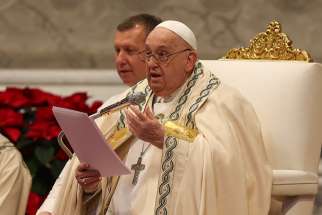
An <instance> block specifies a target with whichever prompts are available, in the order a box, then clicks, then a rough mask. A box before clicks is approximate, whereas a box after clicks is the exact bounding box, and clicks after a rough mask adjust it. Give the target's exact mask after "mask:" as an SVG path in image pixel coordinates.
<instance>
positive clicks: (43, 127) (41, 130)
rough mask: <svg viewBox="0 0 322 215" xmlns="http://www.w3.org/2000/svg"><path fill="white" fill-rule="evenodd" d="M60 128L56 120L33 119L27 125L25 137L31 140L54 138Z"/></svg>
mask: <svg viewBox="0 0 322 215" xmlns="http://www.w3.org/2000/svg"><path fill="white" fill-rule="evenodd" d="M60 130H61V129H60V128H59V126H58V125H57V123H56V122H47V121H35V122H33V123H32V124H31V125H30V126H29V130H28V131H27V133H26V137H28V138H30V139H32V140H34V141H35V140H38V139H46V140H51V139H53V138H56V137H57V136H58V134H59V132H60Z"/></svg>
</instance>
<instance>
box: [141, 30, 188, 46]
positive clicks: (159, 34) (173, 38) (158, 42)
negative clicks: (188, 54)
mask: <svg viewBox="0 0 322 215" xmlns="http://www.w3.org/2000/svg"><path fill="white" fill-rule="evenodd" d="M145 45H146V47H147V48H150V49H157V48H159V47H165V48H169V49H176V48H177V47H185V46H187V43H186V42H185V41H184V40H183V39H182V38H181V37H179V36H178V35H177V34H175V33H174V32H172V31H170V30H168V29H166V28H163V27H158V28H155V29H154V30H153V31H151V33H150V34H149V35H148V37H147V39H146V41H145Z"/></svg>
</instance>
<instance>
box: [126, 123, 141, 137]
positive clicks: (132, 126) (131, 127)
mask: <svg viewBox="0 0 322 215" xmlns="http://www.w3.org/2000/svg"><path fill="white" fill-rule="evenodd" d="M126 123H127V126H128V128H129V130H130V132H131V133H132V134H134V135H135V136H136V135H137V129H138V128H139V125H137V124H136V123H133V122H132V121H130V120H126Z"/></svg>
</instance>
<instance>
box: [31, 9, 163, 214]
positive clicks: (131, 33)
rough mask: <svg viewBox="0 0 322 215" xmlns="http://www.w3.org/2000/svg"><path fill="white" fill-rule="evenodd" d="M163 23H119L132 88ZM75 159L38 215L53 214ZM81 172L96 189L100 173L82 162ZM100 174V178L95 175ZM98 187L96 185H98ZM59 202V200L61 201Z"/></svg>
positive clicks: (151, 19) (118, 48)
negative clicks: (155, 32) (156, 29)
mask: <svg viewBox="0 0 322 215" xmlns="http://www.w3.org/2000/svg"><path fill="white" fill-rule="evenodd" d="M160 22H161V19H160V18H158V17H156V16H153V15H150V14H138V15H135V16H131V17H129V18H127V19H126V20H124V21H123V22H122V23H120V24H119V25H118V26H117V29H116V33H115V37H114V49H115V65H116V70H117V72H118V75H119V76H120V78H121V79H122V81H123V83H124V84H126V85H127V86H129V87H131V86H133V85H135V84H136V83H137V82H139V81H141V80H143V79H145V77H146V63H145V60H144V48H145V39H146V37H147V36H148V34H149V33H150V32H151V31H152V30H153V28H154V27H155V26H156V25H158V24H159V23H160ZM113 101H114V99H113V98H111V99H109V100H108V101H106V102H105V103H104V105H103V106H106V105H108V104H112V103H113ZM70 165H71V161H68V163H66V165H65V167H64V169H63V171H62V172H61V174H60V176H59V177H58V179H57V180H56V182H55V185H54V186H53V188H52V190H51V192H50V194H49V195H48V197H47V199H46V200H45V202H44V203H43V205H42V206H41V207H40V208H39V210H38V212H37V214H38V215H50V214H53V211H54V208H55V204H56V203H58V202H59V200H60V199H61V194H60V192H61V185H62V183H63V181H64V180H65V179H66V178H68V177H74V174H75V172H68V171H67V169H68V166H70ZM76 174H78V175H84V176H88V175H91V176H92V177H93V178H95V180H93V181H91V183H87V184H86V185H83V189H84V191H85V192H87V193H89V192H90V191H91V190H92V189H93V184H94V185H95V184H96V183H97V180H99V177H97V176H98V175H99V173H98V172H97V171H96V170H92V169H90V168H89V166H87V165H80V166H79V168H78V169H77V173H76ZM94 176H96V177H94ZM95 188H96V185H95ZM58 204H59V203H58Z"/></svg>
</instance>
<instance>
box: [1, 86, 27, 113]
mask: <svg viewBox="0 0 322 215" xmlns="http://www.w3.org/2000/svg"><path fill="white" fill-rule="evenodd" d="M28 105H29V99H28V98H27V97H26V96H25V95H24V94H23V91H22V90H21V89H18V88H14V87H9V88H7V89H6V91H3V92H0V106H9V107H13V108H15V109H18V108H22V107H26V106H28Z"/></svg>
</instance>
